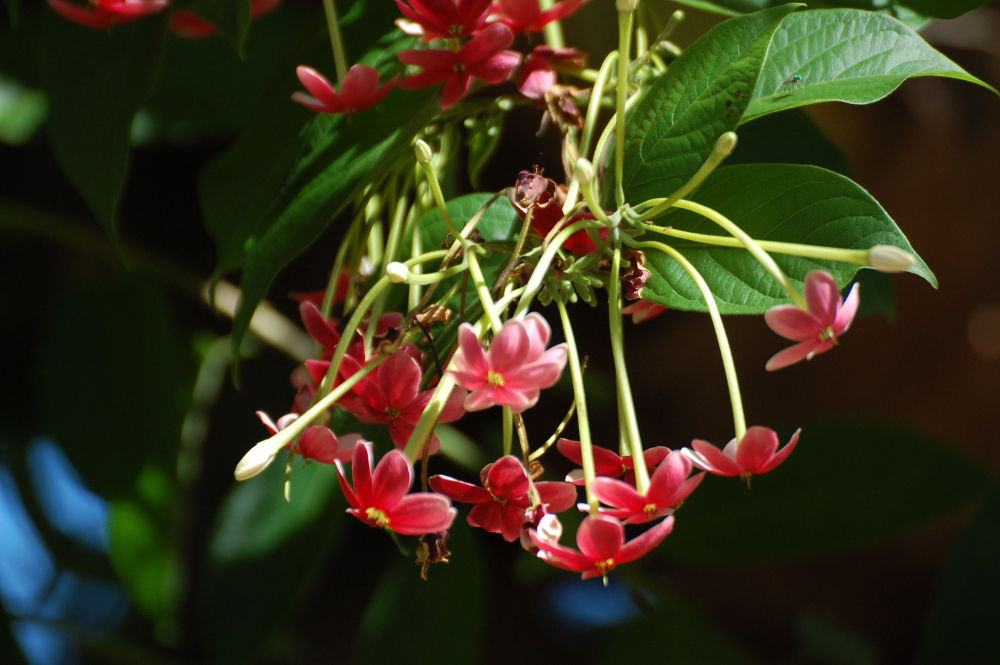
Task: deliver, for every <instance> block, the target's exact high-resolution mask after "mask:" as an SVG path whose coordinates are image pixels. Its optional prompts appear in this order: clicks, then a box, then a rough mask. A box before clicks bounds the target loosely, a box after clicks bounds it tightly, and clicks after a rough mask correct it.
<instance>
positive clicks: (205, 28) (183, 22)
mask: <svg viewBox="0 0 1000 665" xmlns="http://www.w3.org/2000/svg"><path fill="white" fill-rule="evenodd" d="M280 4H281V0H250V16H252V17H253V18H257V17H258V16H263V15H264V14H267V13H270V12H272V11H274V10H275V9H276V8H277V6H278V5H280ZM170 29H171V30H173V32H174V34H176V35H178V36H180V37H184V38H185V39H204V38H206V37H211V36H212V35H214V34H215V33H217V32H218V29H217V28H216V27H215V26H214V25H212V24H211V23H209V22H208V21H206V20H205V19H203V18H201V17H200V16H198V15H197V14H195V13H194V12H193V11H191V10H190V9H179V10H177V11H175V12H174V13H173V14H171V15H170Z"/></svg>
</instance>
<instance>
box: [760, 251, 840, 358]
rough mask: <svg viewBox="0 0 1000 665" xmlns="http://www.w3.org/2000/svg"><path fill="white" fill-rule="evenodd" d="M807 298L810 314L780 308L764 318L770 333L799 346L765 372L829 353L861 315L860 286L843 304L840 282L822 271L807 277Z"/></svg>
mask: <svg viewBox="0 0 1000 665" xmlns="http://www.w3.org/2000/svg"><path fill="white" fill-rule="evenodd" d="M805 296H806V305H808V307H809V309H808V311H807V310H804V309H801V308H799V307H796V306H795V305H778V306H777V307H772V308H771V309H769V310H767V313H766V314H764V321H766V322H767V325H768V326H769V327H770V328H771V330H773V331H774V332H776V333H777V334H779V335H781V336H782V337H784V338H786V339H790V340H792V341H794V342H798V344H795V345H794V346H790V347H788V348H787V349H784V350H783V351H779V352H778V353H776V354H774V355H773V356H772V357H771V359H770V360H768V361H767V364H766V365H765V366H764V368H765V369H766V370H767V371H769V372H773V371H774V370H776V369H781V368H782V367H788V366H789V365H794V364H795V363H797V362H799V361H800V360H812V358H813V356H815V355H816V354H818V353H824V352H826V351H829V350H830V349H832V348H833V347H834V346H836V345H837V340H838V339H839V338H840V336H841V335H843V334H844V333H845V332H847V329H848V328H850V327H851V322H852V321H854V315H855V314H857V313H858V302H859V294H858V285H857V284H855V285H854V286H853V287H852V288H851V292H850V293H848V294H847V299H846V300H841V299H840V290H839V289H838V288H837V282H836V281H834V279H833V276H832V275H830V273H828V272H826V271H823V270H813V271H812V272H811V273H809V274H808V275H806V282H805Z"/></svg>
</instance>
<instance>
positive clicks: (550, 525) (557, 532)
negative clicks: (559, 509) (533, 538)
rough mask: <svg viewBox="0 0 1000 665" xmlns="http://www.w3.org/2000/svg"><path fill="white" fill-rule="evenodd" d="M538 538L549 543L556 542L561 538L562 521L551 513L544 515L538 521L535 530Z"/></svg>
mask: <svg viewBox="0 0 1000 665" xmlns="http://www.w3.org/2000/svg"><path fill="white" fill-rule="evenodd" d="M535 532H536V533H537V534H538V538H539V539H540V540H544V541H546V542H550V543H558V542H559V539H560V538H562V522H560V521H559V517H558V516H556V515H553V514H551V513H550V514H548V515H545V516H544V517H543V518H542V519H540V520H539V521H538V528H537V529H536V530H535Z"/></svg>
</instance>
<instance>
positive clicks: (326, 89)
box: [292, 65, 396, 114]
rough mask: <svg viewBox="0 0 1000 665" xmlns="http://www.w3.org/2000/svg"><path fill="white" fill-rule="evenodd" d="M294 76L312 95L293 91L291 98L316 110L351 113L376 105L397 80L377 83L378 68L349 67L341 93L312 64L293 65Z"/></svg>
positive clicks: (341, 86) (366, 66)
mask: <svg viewBox="0 0 1000 665" xmlns="http://www.w3.org/2000/svg"><path fill="white" fill-rule="evenodd" d="M295 75H296V76H298V77H299V81H300V82H301V83H302V85H304V86H305V88H306V90H308V91H309V92H310V93H311V94H308V95H307V94H306V93H304V92H295V93H292V101H294V102H298V103H299V104H302V105H303V106H305V107H306V108H308V109H312V110H313V111H316V112H317V113H347V114H350V113H354V112H355V111H361V110H363V109H366V108H369V107H371V106H375V105H376V104H378V103H379V102H380V101H382V99H383V98H384V97H385V96H386V95H388V94H389V91H390V90H392V88H393V87H394V86H395V85H396V79H395V78H393V79H390V80H389V81H388V82H387V83H385V84H384V85H381V86H380V85H379V74H378V71H377V70H376V69H375V68H374V67H369V66H368V65H354V66H353V67H351V71H349V72H347V76H345V77H344V80H343V82H341V84H340V93H338V92H337V91H336V90H334V89H333V86H332V85H331V84H330V82H329V81H328V80H327V79H326V77H325V76H323V75H322V74H320V73H319V72H317V71H316V70H315V69H313V68H312V67H306V66H305V65H299V66H298V67H296V68H295Z"/></svg>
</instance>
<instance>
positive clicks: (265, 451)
mask: <svg viewBox="0 0 1000 665" xmlns="http://www.w3.org/2000/svg"><path fill="white" fill-rule="evenodd" d="M279 450H281V447H278V448H275V447H274V443H273V442H272V441H271V440H270V439H268V440H266V441H261V442H260V443H258V444H257V445H256V446H254V447H253V448H251V449H250V450H248V451H247V454H246V455H244V456H243V459H241V460H240V461H239V464H237V465H236V469H235V470H234V471H233V476H235V477H236V480H249V479H250V478H253V477H254V476H256V475H257V474H259V473H260V472H261V471H263V470H264V469H266V468H267V467H268V466H270V465H271V462H273V461H274V458H275V457H276V456H277V454H278V451H279Z"/></svg>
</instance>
